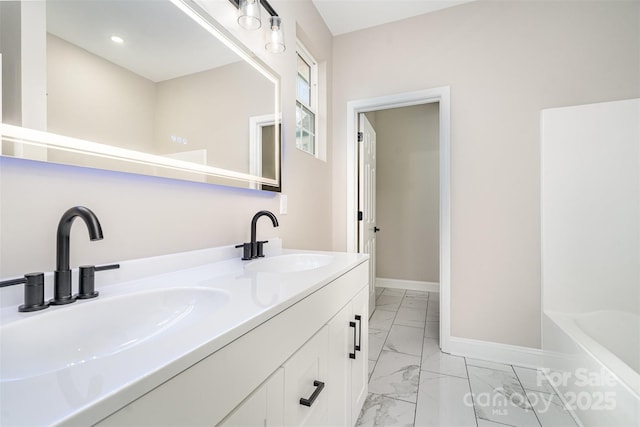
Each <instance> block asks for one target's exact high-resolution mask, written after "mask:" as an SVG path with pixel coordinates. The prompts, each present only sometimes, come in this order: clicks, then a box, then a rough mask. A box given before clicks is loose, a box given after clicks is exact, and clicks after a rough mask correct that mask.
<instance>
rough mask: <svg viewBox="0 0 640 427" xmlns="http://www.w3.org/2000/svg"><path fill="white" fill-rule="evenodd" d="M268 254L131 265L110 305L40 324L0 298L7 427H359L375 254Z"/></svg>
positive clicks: (111, 274) (51, 316) (62, 311)
mask: <svg viewBox="0 0 640 427" xmlns="http://www.w3.org/2000/svg"><path fill="white" fill-rule="evenodd" d="M276 240H277V239H276ZM265 252H266V256H265V258H260V259H258V260H256V261H248V262H247V261H241V260H240V257H241V254H240V253H241V251H240V250H239V249H235V248H233V247H224V248H215V249H206V250H200V251H193V252H187V253H180V254H174V255H169V256H162V257H154V258H148V259H143V260H133V261H124V262H121V263H120V266H121V268H120V269H118V270H113V271H104V272H101V273H100V276H96V289H97V290H99V291H100V297H98V298H95V299H93V300H86V301H78V302H76V303H74V304H70V305H68V306H60V307H50V308H49V309H47V310H44V311H42V312H37V313H19V312H18V310H17V306H18V304H15V305H14V304H13V303H19V301H18V300H19V298H20V291H21V289H6V288H5V289H3V294H2V297H3V298H2V305H3V308H2V317H1V320H2V323H1V326H0V341H1V342H2V345H0V349H1V351H2V354H1V357H2V359H1V360H2V363H1V364H0V373H1V377H2V378H1V382H0V393H1V397H2V399H1V409H2V415H1V417H0V424H1V425H3V426H5V425H6V426H10V425H100V426H121V425H129V426H131V425H149V426H151V425H175V426H185V425H208V426H213V425H228V426H231V425H233V426H237V425H274V426H275V425H354V424H355V422H356V420H357V417H358V414H359V412H360V409H361V407H362V404H363V403H364V400H365V398H366V394H367V379H368V366H367V350H368V343H367V337H368V333H367V330H368V281H369V278H368V259H367V255H363V254H347V253H332V252H306V251H291V250H281V249H279V248H278V242H275V243H270V244H269V245H266V246H265ZM74 277H75V275H74ZM50 282H51V277H50V276H49V275H47V276H45V287H46V288H50V286H48V283H50ZM74 286H75V285H74ZM13 288H19V287H17V286H15V287H13Z"/></svg>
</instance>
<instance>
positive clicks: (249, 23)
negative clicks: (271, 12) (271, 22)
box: [238, 0, 262, 30]
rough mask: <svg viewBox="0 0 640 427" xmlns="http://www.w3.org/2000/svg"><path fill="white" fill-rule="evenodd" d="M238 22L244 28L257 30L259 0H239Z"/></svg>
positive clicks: (260, 22)
mask: <svg viewBox="0 0 640 427" xmlns="http://www.w3.org/2000/svg"><path fill="white" fill-rule="evenodd" d="M238 24H240V26H241V27H242V28H244V29H245V30H257V29H258V28H260V27H261V26H262V21H261V20H260V0H240V2H239V3H238Z"/></svg>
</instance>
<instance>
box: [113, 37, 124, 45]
mask: <svg viewBox="0 0 640 427" xmlns="http://www.w3.org/2000/svg"><path fill="white" fill-rule="evenodd" d="M111 41H112V42H114V43H118V44H123V43H124V39H123V38H122V37H118V36H111Z"/></svg>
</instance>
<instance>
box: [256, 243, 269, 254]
mask: <svg viewBox="0 0 640 427" xmlns="http://www.w3.org/2000/svg"><path fill="white" fill-rule="evenodd" d="M265 243H269V241H268V240H262V241H260V242H256V258H263V257H264V244H265Z"/></svg>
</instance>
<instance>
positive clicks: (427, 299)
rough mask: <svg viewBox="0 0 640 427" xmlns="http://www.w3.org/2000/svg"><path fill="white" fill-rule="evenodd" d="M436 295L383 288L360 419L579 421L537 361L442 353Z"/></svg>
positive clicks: (523, 425) (557, 425)
mask: <svg viewBox="0 0 640 427" xmlns="http://www.w3.org/2000/svg"><path fill="white" fill-rule="evenodd" d="M438 297H439V295H438V294H437V293H430V292H420V291H411V290H404V289H390V288H378V289H377V290H376V310H375V311H374V313H373V316H372V317H371V320H370V321H369V395H368V397H367V400H366V401H365V403H364V407H363V409H362V412H361V413H360V418H359V419H358V422H357V424H356V425H357V426H407V427H414V426H415V427H427V426H438V427H452V426H464V427H467V426H468V427H504V426H513V427H528V426H537V427H576V423H575V421H574V420H573V418H572V417H571V415H570V414H569V412H567V411H566V410H565V409H564V407H563V405H562V402H561V401H560V399H559V398H558V396H557V395H556V394H555V393H554V391H553V389H552V388H551V386H550V385H549V384H546V383H545V381H544V380H542V377H538V375H537V372H536V371H535V370H534V369H529V368H522V367H518V366H511V365H505V364H501V363H496V362H488V361H483V360H475V359H470V358H464V357H459V356H452V355H449V354H446V353H442V352H441V351H440V348H439V346H438V334H439V322H438V319H439V312H440V306H439V298H438Z"/></svg>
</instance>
